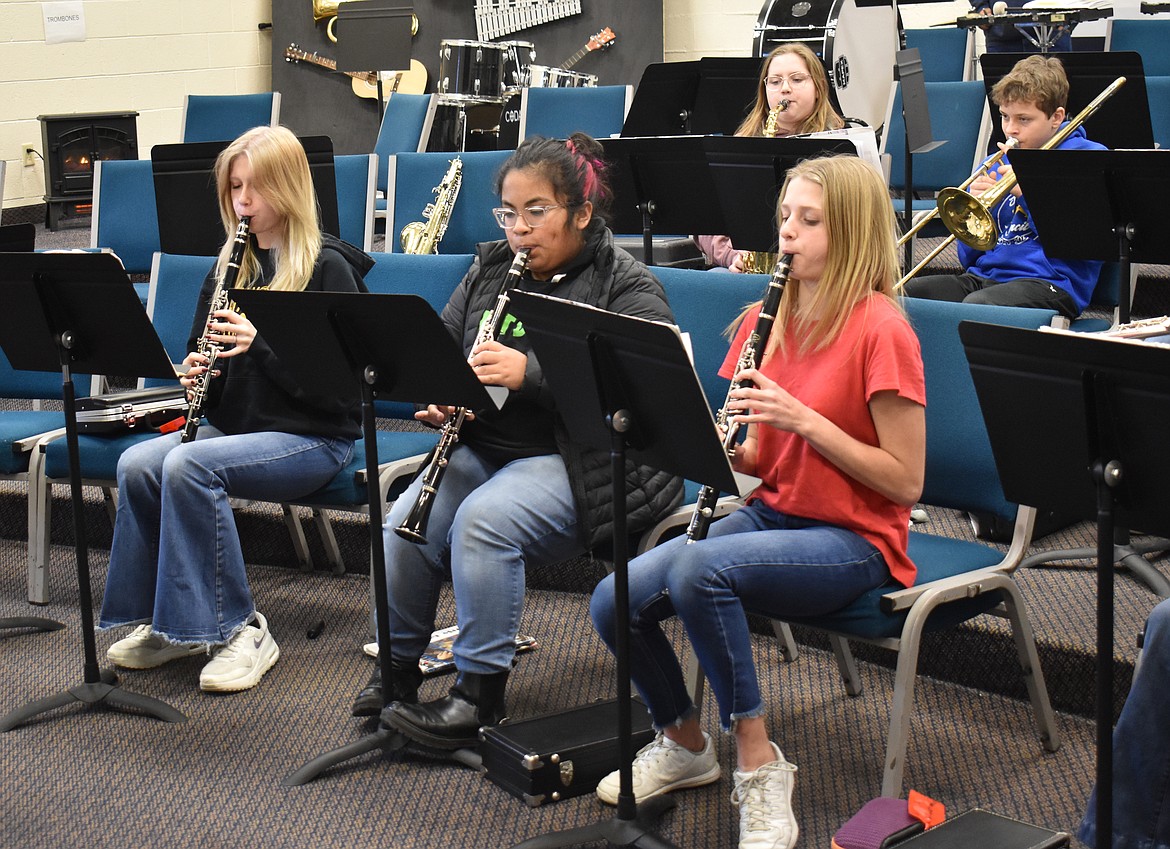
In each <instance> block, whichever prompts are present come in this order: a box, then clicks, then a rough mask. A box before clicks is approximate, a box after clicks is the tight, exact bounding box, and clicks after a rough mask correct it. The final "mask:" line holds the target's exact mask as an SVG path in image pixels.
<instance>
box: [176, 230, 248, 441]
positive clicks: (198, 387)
mask: <svg viewBox="0 0 1170 849" xmlns="http://www.w3.org/2000/svg"><path fill="white" fill-rule="evenodd" d="M250 222H251V219H250V218H241V219H240V226H239V227H237V228H236V237H235V241H234V242H233V243H232V253H231V256H230V257H228V264H227V268H226V269H224V272H223V279H222V280H220V281H219V283H217V284H216V287H215V291H214V292H213V293H212V295H211V306H210V308H209V309H208V310H207V321H208V324H210V323H211V316H212V315H213V314H214V313H215V312H216V311H217V310H223V309H227V306H228V301H229V300H230V295H229V291H230V289H231V288H232V287H233V286H235V285H236V277H238V276H239V273H240V263H241V262H243V260H244V250H245V249H246V248H247V247H248V227H249V223H250ZM210 335H211V330H210V328H209V327H205V328H204V329H203V335H202V336H200V337H199V343H198V345H197V346H196V350H197V351H198V352H199V353H200V354H202V355H203V356H205V357H207V370H206V371H204V372H203V373H202V374H200V375H198V376H197V377H196V378H195V379H194V380H195V384H194V385H193V386H192V387H191V403H190V405H189V406H188V408H187V423H186V424H185V425H183V440H182V441H183V442H190V441H191V440H193V439H194V438H195V434H197V433H198V432H199V421H200V419H202V418H203V404H204V402H205V401H206V400H207V388H208V386H210V384H211V377H212V369H214V368H215V360H216V358H217V357H218V356H219V352H220V351H221V350H223V347H222V346H221V345H220V344H219V343H218V342H212V341H211V338H210Z"/></svg>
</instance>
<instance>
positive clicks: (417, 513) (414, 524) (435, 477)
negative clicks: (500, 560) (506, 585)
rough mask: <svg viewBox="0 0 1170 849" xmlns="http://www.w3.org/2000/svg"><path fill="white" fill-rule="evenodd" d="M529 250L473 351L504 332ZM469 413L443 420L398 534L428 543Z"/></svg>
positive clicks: (459, 411) (519, 258)
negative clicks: (442, 488) (442, 487)
mask: <svg viewBox="0 0 1170 849" xmlns="http://www.w3.org/2000/svg"><path fill="white" fill-rule="evenodd" d="M528 250H529V249H528V248H522V249H521V250H519V251H517V252H516V258H515V259H513V260H512V265H511V267H510V268H509V269H508V274H507V276H506V277H505V278H504V285H503V287H502V288H501V289H500V294H499V296H498V297H497V298H496V304H495V306H494V307H492V310H491V312H489V313H488V314H487V315H485V316H484V317H483V320H482V321H481V322H480V324H479V333H478V334H476V337H475V341H474V342H473V343H472V345H471V350H472V351H474V350H475V349H476V348H478V347H479V346H480V345H482V344H484V343H485V342H490V341H492V340H493V339H495V338H496V334H498V333H499V332H500V327H501V325H502V324H503V323H504V313H505V312H506V311H507V309H508V292H509V291H510V290H511V289H512V287H513V286H515V285H516V284H517V283H518V282H519V281H520V278H521V277H522V276H524V270H525V269H526V268H527V267H528ZM469 359H470V358H469ZM469 412H470V411H469V410H468V409H467V408H466V407H458V408H456V410H455V412H454V413H452V414H451V416H450V417H449V418H448V419H447V421H445V422H444V423H443V428H442V430H441V431H440V432H439V442H438V444H437V445H436V446H435V450H434V452H432V454H431V456H430V460H429V462H428V463H427V467H426V471H425V472H423V482H422V489H420V490H419V492H418V498H417V499H415V502H414V506H413V507H411V508H410V513H409V514H408V515H407V517H406V519H405V520H403V522H402V524H401V525H399V526H398V527H397V528H395V529H394V533H396V534H398V536H400V537H402V538H403V539H404V540H408V541H410V542H413V543H417V544H418V545H426V544H427V521H428V520H429V519H430V517H431V508H432V507H434V505H435V494H436V493H437V492H438V491H439V484H441V483H442V482H443V473H444V472H445V471H446V470H447V462H448V458H449V457H450V456H451V449H452V448H454V447H455V443H456V442H458V441H459V429H460V428H462V427H463V422H465V421H466V420H467V414H468V413H469Z"/></svg>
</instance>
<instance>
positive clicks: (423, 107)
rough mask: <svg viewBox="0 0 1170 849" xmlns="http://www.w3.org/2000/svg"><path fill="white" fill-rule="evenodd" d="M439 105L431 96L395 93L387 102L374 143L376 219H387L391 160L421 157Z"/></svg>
mask: <svg viewBox="0 0 1170 849" xmlns="http://www.w3.org/2000/svg"><path fill="white" fill-rule="evenodd" d="M437 105H438V101H437V100H436V99H435V96H434V95H432V94H405V93H403V92H395V93H394V94H393V95H391V97H390V99H389V100H387V101H386V112H385V113H384V114H383V115H382V124H381V126H380V127H379V128H378V139H377V141H376V142H374V154H375V155H376V156H377V157H378V195H377V203H376V210H377V211H376V215H377V216H378V217H379V218H384V217H385V216H386V199H387V198H388V197H390V194H389V192H388V191H387V181H388V180H389V179H390V157H391V156H393V155H394V154H396V153H422V152H423V151H425V150H426V149H427V137H428V136H430V134H431V122H432V121H433V120H434V117H435V107H436V106H437Z"/></svg>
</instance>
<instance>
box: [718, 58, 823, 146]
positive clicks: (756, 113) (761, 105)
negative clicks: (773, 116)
mask: <svg viewBox="0 0 1170 849" xmlns="http://www.w3.org/2000/svg"><path fill="white" fill-rule="evenodd" d="M786 53H791V54H793V55H795V56H799V57H800V59H801V60H802V61H803V62H804V66H805V67H806V68H808V74H809V77H810V78H811V79H812V81H813V85H814V86H815V88H816V90H817V108H816V109H814V110H813V111H812V114H811V115H809V116H808V118H806V119H805V121H804V123H803V124H801V125H800V126H799V127H797V128H796V132H797V133H819V132H822V131H824V130H836V129H839V128H840V127H843V126H845V122H844V121H843V120H841V116H839V115H838V114H837V113H836V112H834V111H833V106H832V104H831V103H830V102H829V78H828V77H826V76H825V66H824V65H823V64H822V63H821V60H820V59H818V58H817V54H815V53H813V52H812V50H811V49H810V48H809V47H808V46H807V45H805V44H801V43H800V42H799V41H793V42H788V43H787V44H781V45H779V46H777V47H776V48H774V49H773V50H772V52H771V53H769V54H768V56H767V58H765V59H764V64H763V66H762V67H761V68H760V79H759V82H758V83H757V84H756V102H755V104H754V105H753V106H752V111H751V112H749V113H748V116H747V117H746V118H744V119H743V123H742V124H740V125H739V129H738V130H736V131H735V134H736V135H737V136H761V135H763V134H764V122H765V121H766V120H767V119H768V84H767V80H768V69H769V68H770V67H772V60H773V59H775V58H776V57H777V56H781V55H784V54H786Z"/></svg>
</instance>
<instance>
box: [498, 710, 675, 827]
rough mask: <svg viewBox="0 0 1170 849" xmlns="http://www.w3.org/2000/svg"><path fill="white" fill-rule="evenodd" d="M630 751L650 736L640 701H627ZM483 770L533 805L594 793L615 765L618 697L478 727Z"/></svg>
mask: <svg viewBox="0 0 1170 849" xmlns="http://www.w3.org/2000/svg"><path fill="white" fill-rule="evenodd" d="M630 717H631V726H632V728H633V735H632V743H633V751H634V752H636V751H638V749H640V748H642V747H643V746H645V745H646V744H647V743H649V742H650V741H651V740H653V739H654V728H653V726H652V725H651V724H650V714H649V712H648V711H647V710H646V706H645V705H644V704H642V702H640V701H638V700H637V699H634V700H633V702H632V703H631V705H630ZM479 739H480V745H479V753H480V756H481V757H482V759H483V764H482V768H483V770H484V774H485V776H486V777H487V779H488V780H489V781H491V782H492V783H493V784H498V785H499V786H500V787H503V788H504V789H505V790H507V791H508V792H509V793H511V794H512V795H513V796H516V797H517V798H519V799H522V800H524V802H525V803H527V804H528V805H529V806H531V807H534V808H535V807H539V806H540V805H544V804H546V803H548V802H559V801H560V800H561V799H571V798H573V797H574V796H582V795H584V794H586V793H592V792H593V791H594V790H596V789H597V782H599V781H601V779H602V778H604V777H605V776H606V775H608V774H609V773H611V772H613V771H614V770H615V769H617V768H618V766H619V764H618V734H617V701H616V700H615V699H610V700H608V701H598V702H593V703H592V704H588V705H583V706H581V707H575V708H570V709H569V710H565V711H560V712H558V713H550V714H547V715H545V716H537V717H533V718H531V719H523V720H520V721H518V722H506V723H504V724H502V725H496V726H493V727H491V728H484V729H483V730H482V731H480V737H479Z"/></svg>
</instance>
